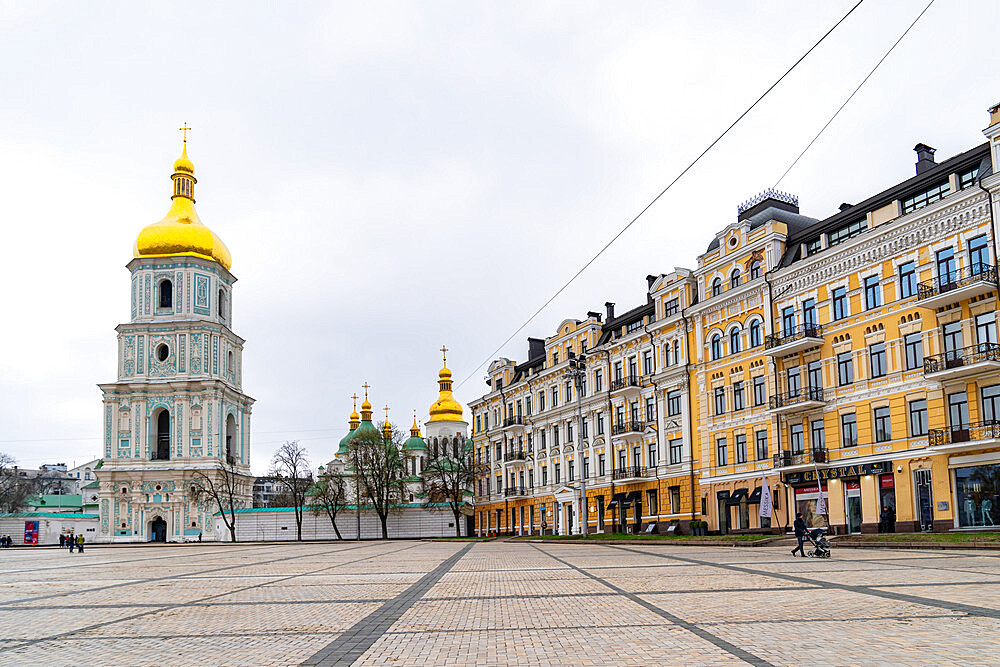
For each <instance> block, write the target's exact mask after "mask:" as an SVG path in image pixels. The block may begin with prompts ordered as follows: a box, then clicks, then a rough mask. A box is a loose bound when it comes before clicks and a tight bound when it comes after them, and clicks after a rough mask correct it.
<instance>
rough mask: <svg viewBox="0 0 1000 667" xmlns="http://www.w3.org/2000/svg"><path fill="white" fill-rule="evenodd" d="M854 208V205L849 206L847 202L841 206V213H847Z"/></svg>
mask: <svg viewBox="0 0 1000 667" xmlns="http://www.w3.org/2000/svg"><path fill="white" fill-rule="evenodd" d="M852 206H854V204H848V203H847V202H846V201H845V202H844V203H843V204H841V205H840V210H841V211H846V210H847V209H849V208H851V207H852Z"/></svg>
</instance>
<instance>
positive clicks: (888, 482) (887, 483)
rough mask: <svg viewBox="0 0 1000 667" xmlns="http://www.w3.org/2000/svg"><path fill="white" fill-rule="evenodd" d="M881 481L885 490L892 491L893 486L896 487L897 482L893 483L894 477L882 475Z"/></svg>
mask: <svg viewBox="0 0 1000 667" xmlns="http://www.w3.org/2000/svg"><path fill="white" fill-rule="evenodd" d="M881 481H882V488H883V489H891V488H892V487H893V486H895V482H894V481H893V477H892V475H882V479H881Z"/></svg>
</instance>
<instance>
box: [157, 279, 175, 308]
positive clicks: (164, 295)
mask: <svg viewBox="0 0 1000 667" xmlns="http://www.w3.org/2000/svg"><path fill="white" fill-rule="evenodd" d="M173 307H174V285H173V283H171V282H170V281H169V280H161V281H160V308H173Z"/></svg>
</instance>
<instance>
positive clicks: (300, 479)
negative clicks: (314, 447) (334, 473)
mask: <svg viewBox="0 0 1000 667" xmlns="http://www.w3.org/2000/svg"><path fill="white" fill-rule="evenodd" d="M268 474H269V475H271V476H272V477H274V478H276V479H278V480H279V481H280V482H281V485H282V486H283V487H284V489H285V493H287V494H288V498H289V500H291V506H292V509H293V510H294V511H295V538H296V539H297V540H299V541H300V542H301V541H302V511H303V509H304V508H305V505H306V492H307V491H308V490H309V489H310V488H312V486H313V474H312V470H310V469H309V456H308V453H307V452H306V448H305V447H302V446H301V445H299V441H298V440H289V441H288V442H286V443H285V444H283V445H282V446H281V447H278V450H277V451H276V452H275V453H274V456H273V457H272V458H271V472H270V473H268Z"/></svg>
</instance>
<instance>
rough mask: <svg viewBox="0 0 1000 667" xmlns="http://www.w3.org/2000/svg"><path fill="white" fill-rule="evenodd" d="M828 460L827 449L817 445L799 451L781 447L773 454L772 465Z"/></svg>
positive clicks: (781, 466)
mask: <svg viewBox="0 0 1000 667" xmlns="http://www.w3.org/2000/svg"><path fill="white" fill-rule="evenodd" d="M829 462H830V454H829V452H828V451H827V449H826V448H825V447H817V448H815V449H810V450H803V451H801V452H792V451H791V450H788V449H783V450H782V451H780V452H778V453H777V454H775V455H774V457H773V463H772V465H773V467H774V468H788V467H790V466H798V465H812V464H814V463H829Z"/></svg>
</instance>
